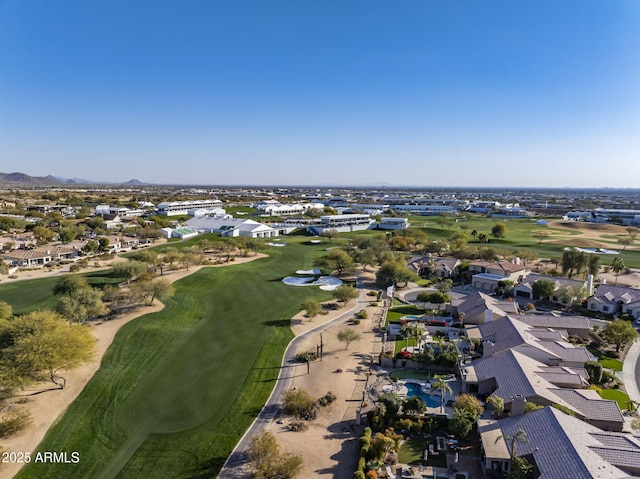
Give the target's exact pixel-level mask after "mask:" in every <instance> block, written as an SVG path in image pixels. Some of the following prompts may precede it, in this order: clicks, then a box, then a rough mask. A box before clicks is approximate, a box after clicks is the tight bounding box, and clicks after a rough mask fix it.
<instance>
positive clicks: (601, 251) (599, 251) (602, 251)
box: [564, 246, 620, 254]
mask: <svg viewBox="0 0 640 479" xmlns="http://www.w3.org/2000/svg"><path fill="white" fill-rule="evenodd" d="M564 250H565V251H581V252H582V253H596V254H620V251H615V250H612V249H604V248H579V247H577V246H567V247H566V248H565V249H564Z"/></svg>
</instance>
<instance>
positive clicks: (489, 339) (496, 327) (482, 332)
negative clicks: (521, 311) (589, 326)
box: [467, 316, 595, 368]
mask: <svg viewBox="0 0 640 479" xmlns="http://www.w3.org/2000/svg"><path fill="white" fill-rule="evenodd" d="M467 332H468V334H469V336H470V337H475V338H478V339H481V340H482V348H483V354H484V355H485V356H487V355H491V354H495V353H499V352H501V351H506V350H508V349H514V350H516V351H519V352H521V353H523V354H525V355H527V356H529V357H531V358H533V359H536V360H538V361H540V362H542V363H544V364H548V365H551V366H568V367H578V368H580V367H582V366H583V365H584V363H585V362H586V361H593V360H594V359H595V358H594V357H593V355H592V354H591V353H590V352H589V351H588V350H587V349H586V348H584V347H578V346H574V345H573V344H571V343H568V342H567V341H566V340H565V339H558V336H557V335H552V336H550V333H548V332H546V333H540V328H538V329H536V328H534V327H532V326H530V325H528V324H526V323H524V322H522V321H519V320H517V319H515V318H512V317H511V316H504V317H502V318H499V319H496V320H494V321H489V322H485V323H482V324H480V325H478V326H477V330H475V331H473V330H472V329H468V330H467ZM487 348H488V349H487Z"/></svg>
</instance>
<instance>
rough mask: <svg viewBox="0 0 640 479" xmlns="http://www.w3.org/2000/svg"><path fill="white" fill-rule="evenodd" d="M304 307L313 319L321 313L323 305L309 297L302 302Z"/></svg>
mask: <svg viewBox="0 0 640 479" xmlns="http://www.w3.org/2000/svg"><path fill="white" fill-rule="evenodd" d="M302 307H303V308H304V309H305V310H306V311H307V317H308V318H310V319H312V318H315V317H316V316H318V315H319V314H320V312H321V311H322V306H320V303H318V302H317V301H316V300H315V299H308V300H306V301H305V302H304V303H302Z"/></svg>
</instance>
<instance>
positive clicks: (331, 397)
mask: <svg viewBox="0 0 640 479" xmlns="http://www.w3.org/2000/svg"><path fill="white" fill-rule="evenodd" d="M324 397H325V398H326V400H327V402H328V403H329V404H331V403H332V402H334V401H335V400H336V399H338V397H337V396H336V395H335V394H333V392H331V391H329V392H328V393H327V394H325V395H324Z"/></svg>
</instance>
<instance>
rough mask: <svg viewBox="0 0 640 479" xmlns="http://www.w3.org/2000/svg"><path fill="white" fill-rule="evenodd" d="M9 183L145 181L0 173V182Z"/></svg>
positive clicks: (59, 183) (138, 183) (81, 183)
mask: <svg viewBox="0 0 640 479" xmlns="http://www.w3.org/2000/svg"><path fill="white" fill-rule="evenodd" d="M4 183H9V184H21V185H33V186H37V185H42V186H50V185H91V184H93V185H96V184H98V185H99V184H102V185H104V184H117V185H144V184H146V183H144V182H142V181H140V180H136V179H135V178H134V179H131V180H129V181H125V182H123V183H113V182H108V181H92V180H85V179H83V178H62V177H60V176H53V175H48V176H31V175H27V174H26V173H19V172H16V173H0V184H4Z"/></svg>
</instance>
